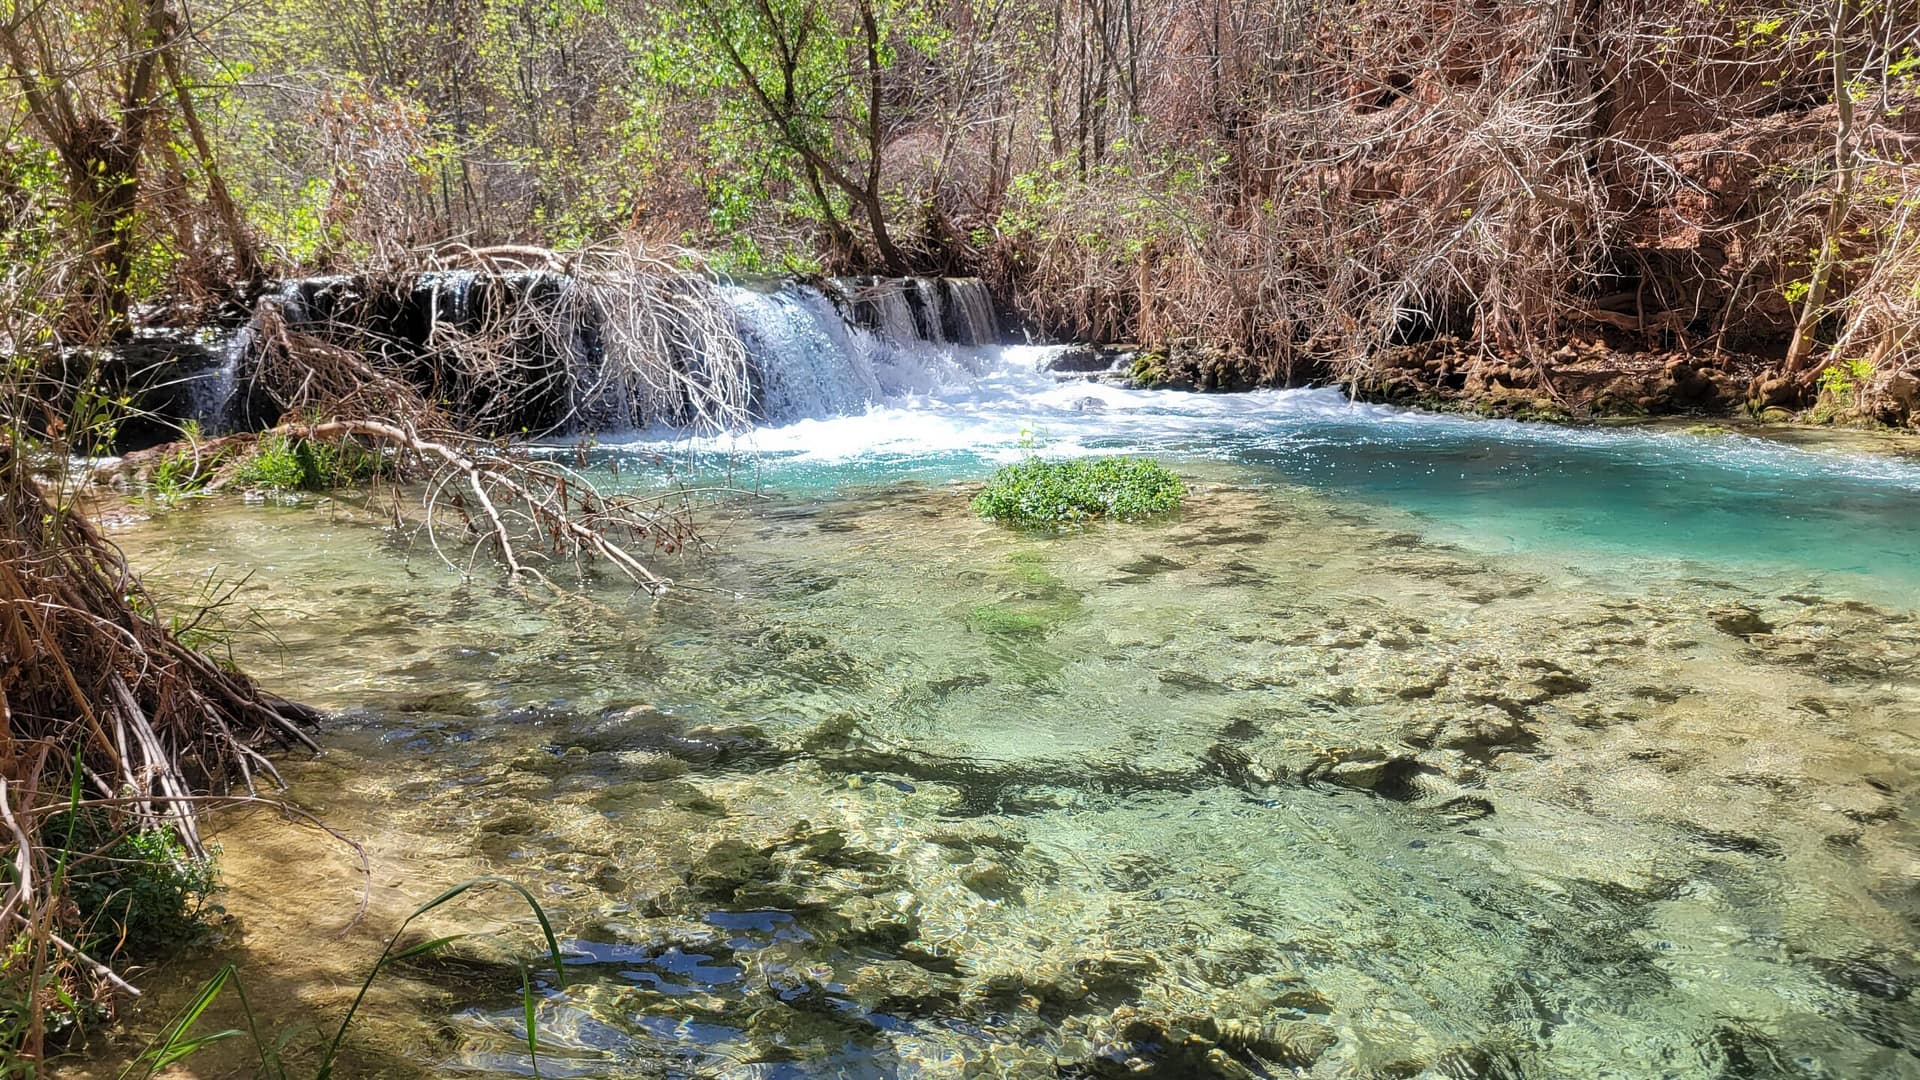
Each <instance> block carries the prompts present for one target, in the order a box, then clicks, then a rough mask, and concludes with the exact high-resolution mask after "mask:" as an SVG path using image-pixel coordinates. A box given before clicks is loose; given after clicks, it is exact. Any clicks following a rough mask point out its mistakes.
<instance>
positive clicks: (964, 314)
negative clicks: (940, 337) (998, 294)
mask: <svg viewBox="0 0 1920 1080" xmlns="http://www.w3.org/2000/svg"><path fill="white" fill-rule="evenodd" d="M940 285H941V287H942V288H943V289H945V290H946V302H945V303H944V304H943V305H942V307H941V310H942V311H943V312H944V313H945V318H946V328H947V339H948V340H949V341H955V342H958V343H960V344H962V345H992V344H994V343H996V342H998V341H999V340H1000V320H999V319H997V318H995V317H994V314H993V294H992V293H989V292H988V291H987V283H986V282H984V281H981V280H980V279H979V278H942V279H941V281H940Z"/></svg>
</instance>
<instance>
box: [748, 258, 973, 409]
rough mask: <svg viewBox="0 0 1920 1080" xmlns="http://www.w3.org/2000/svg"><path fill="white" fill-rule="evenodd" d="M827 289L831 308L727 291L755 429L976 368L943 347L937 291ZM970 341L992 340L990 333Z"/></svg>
mask: <svg viewBox="0 0 1920 1080" xmlns="http://www.w3.org/2000/svg"><path fill="white" fill-rule="evenodd" d="M834 287H835V288H836V289H839V290H841V291H842V293H843V295H842V296H841V297H839V299H840V300H841V303H840V304H836V303H835V297H832V296H829V295H828V293H826V292H824V291H822V290H821V289H820V288H818V287H815V286H813V285H806V284H798V283H792V282H787V283H781V284H779V285H778V286H775V287H773V288H771V289H755V288H751V287H747V286H732V287H730V288H728V289H727V290H726V295H727V297H728V300H729V302H730V303H732V304H733V306H734V311H735V315H736V317H737V319H738V322H739V327H740V335H741V338H742V339H743V340H744V341H745V342H746V346H747V358H748V364H749V369H750V375H751V377H752V379H753V383H754V387H755V397H756V408H755V418H756V419H758V420H760V421H763V422H769V423H781V422H785V421H790V420H799V419H806V418H822V417H827V416H836V415H842V414H845V413H850V412H857V411H859V410H861V409H864V408H865V407H867V406H868V405H872V404H875V403H878V402H881V401H885V400H889V399H893V398H899V397H902V396H905V395H909V394H925V393H928V392H930V391H933V390H936V389H939V388H940V387H943V386H951V385H954V384H956V383H960V382H965V381H970V380H972V379H975V378H977V377H978V376H979V375H980V373H981V371H982V369H983V366H984V363H983V361H982V359H981V357H980V356H979V355H978V353H977V351H976V350H974V349H971V348H963V347H956V346H952V345H948V344H947V343H946V337H947V336H946V334H945V333H944V332H943V331H942V330H941V329H940V327H941V323H942V321H943V315H942V311H943V308H942V307H941V306H940V304H939V300H938V297H939V291H938V283H937V282H934V281H932V280H930V279H919V280H915V279H906V280H881V281H878V282H871V283H868V282H841V283H836V284H835V286H834ZM919 311H926V312H928V313H929V314H928V315H924V316H923V315H921V314H919V313H918V312H919ZM849 313H850V314H851V315H852V318H851V319H850V318H849V317H848V315H849ZM963 321H964V322H966V324H967V325H969V326H975V325H977V324H975V323H972V322H970V321H967V320H963ZM979 336H980V339H981V340H983V341H990V340H991V338H990V331H986V330H983V331H982V332H981V334H980V335H979Z"/></svg>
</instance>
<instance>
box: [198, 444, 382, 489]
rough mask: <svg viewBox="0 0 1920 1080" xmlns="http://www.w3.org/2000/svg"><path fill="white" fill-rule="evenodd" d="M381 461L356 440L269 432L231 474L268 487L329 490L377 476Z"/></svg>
mask: <svg viewBox="0 0 1920 1080" xmlns="http://www.w3.org/2000/svg"><path fill="white" fill-rule="evenodd" d="M382 464H383V462H382V460H381V457H380V454H379V453H378V452H377V451H373V450H369V449H367V448H366V447H363V446H360V445H358V444H356V443H351V442H345V443H328V442H317V441H315V440H313V439H295V438H290V437H288V436H285V435H273V436H269V437H267V438H264V439H261V440H260V442H259V445H257V446H255V447H254V448H253V452H252V453H251V454H249V455H247V457H246V459H245V460H243V461H242V462H241V463H240V465H239V467H238V468H237V469H235V470H234V474H233V478H234V480H235V481H236V482H238V483H239V484H240V485H241V486H242V487H249V488H265V489H267V490H269V491H330V490H332V489H334V488H337V487H345V486H347V485H349V484H354V483H358V482H360V481H364V480H370V479H372V478H373V477H375V476H378V475H379V474H380V471H381V466H382Z"/></svg>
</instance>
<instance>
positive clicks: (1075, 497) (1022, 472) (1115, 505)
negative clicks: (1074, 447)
mask: <svg viewBox="0 0 1920 1080" xmlns="http://www.w3.org/2000/svg"><path fill="white" fill-rule="evenodd" d="M1185 496H1186V485H1184V484H1182V483H1181V482H1180V478H1179V477H1178V476H1176V475H1174V473H1173V470H1171V469H1169V468H1167V467H1166V466H1165V465H1162V464H1160V463H1159V462H1157V461H1152V460H1149V459H1144V458H1127V457H1110V458H1078V459H1072V460H1067V461H1044V460H1041V459H1039V458H1029V459H1027V460H1025V461H1021V462H1019V463H1017V464H1013V465H1008V466H1006V467H1005V468H1002V469H1001V470H999V471H998V472H996V473H994V474H993V476H992V477H991V478H990V479H989V480H988V481H987V486H986V487H985V488H984V489H982V490H981V492H980V493H979V494H978V495H976V496H974V499H973V512H974V513H976V514H979V515H980V516H981V517H984V518H990V519H992V520H994V521H1003V522H1007V523H1010V524H1018V525H1067V524H1072V523H1075V522H1081V521H1089V520H1092V519H1094V518H1100V517H1115V518H1143V517H1150V516H1153V515H1156V514H1164V513H1168V512H1170V511H1172V510H1176V509H1178V508H1179V506H1180V502H1181V500H1182V499H1183V498H1185Z"/></svg>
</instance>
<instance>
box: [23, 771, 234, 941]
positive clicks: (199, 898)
mask: <svg viewBox="0 0 1920 1080" xmlns="http://www.w3.org/2000/svg"><path fill="white" fill-rule="evenodd" d="M45 835H46V836H47V837H48V838H51V839H53V840H55V841H56V842H58V843H59V844H60V845H62V847H63V848H64V849H65V851H66V852H67V864H66V865H67V871H66V872H67V881H66V885H67V898H68V899H69V900H71V901H72V902H73V906H74V908H75V909H76V912H77V914H78V915H79V921H80V923H81V925H83V926H85V927H86V932H85V943H86V947H87V948H88V949H89V950H92V951H95V952H96V953H98V954H101V955H104V956H109V957H111V956H118V955H131V956H136V957H141V958H146V957H152V956H159V955H164V954H166V953H168V952H170V951H171V950H173V949H176V948H178V947H180V946H182V945H190V944H193V943H195V942H197V941H199V940H201V939H202V938H204V937H205V936H206V932H207V916H208V915H210V914H213V913H216V912H218V910H219V908H218V907H217V905H212V904H210V903H209V900H210V899H211V898H212V897H213V895H214V893H216V892H218V891H219V888H220V885H219V881H218V879H217V878H216V876H215V872H214V867H213V863H212V861H211V860H210V859H204V858H196V857H195V856H194V855H193V854H192V853H190V852H189V851H187V849H186V846H185V845H184V844H182V843H181V842H180V838H179V837H178V836H176V835H175V834H174V832H173V830H171V829H146V830H141V831H137V832H128V833H120V832H116V831H115V830H114V828H113V826H112V825H110V824H109V823H108V822H107V820H106V815H105V814H104V813H103V812H100V811H98V810H94V809H90V808H82V809H80V810H79V811H77V812H74V811H70V812H67V813H64V814H60V815H58V816H56V817H54V818H53V819H52V820H50V821H49V822H48V825H47V831H46V833H45ZM69 836H71V837H72V839H71V840H70V841H69V839H68V837H69Z"/></svg>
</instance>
